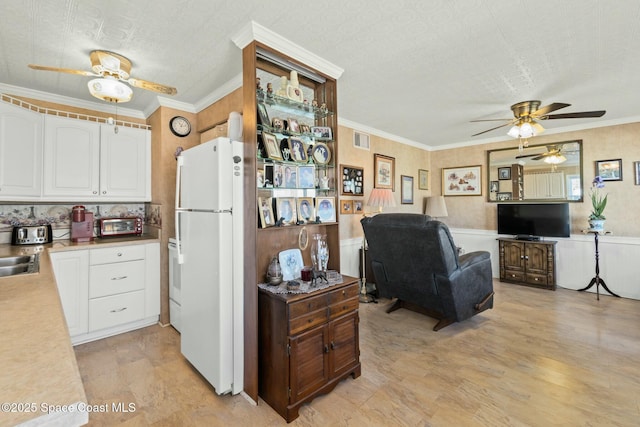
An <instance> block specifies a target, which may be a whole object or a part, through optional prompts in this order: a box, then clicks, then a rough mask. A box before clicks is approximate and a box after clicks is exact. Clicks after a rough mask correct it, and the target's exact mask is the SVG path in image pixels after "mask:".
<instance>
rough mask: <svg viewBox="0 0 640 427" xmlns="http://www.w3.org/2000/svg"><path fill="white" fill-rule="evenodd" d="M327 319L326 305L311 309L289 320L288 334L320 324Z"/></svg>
mask: <svg viewBox="0 0 640 427" xmlns="http://www.w3.org/2000/svg"><path fill="white" fill-rule="evenodd" d="M326 321H327V308H326V305H325V307H324V308H323V309H322V310H317V311H313V312H311V313H308V314H306V315H304V316H300V317H297V318H295V319H291V320H289V334H290V335H295V334H297V333H299V332H302V331H304V330H305V329H308V328H311V327H313V326H316V325H321V324H323V323H325V322H326Z"/></svg>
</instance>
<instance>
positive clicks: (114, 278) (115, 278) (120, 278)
mask: <svg viewBox="0 0 640 427" xmlns="http://www.w3.org/2000/svg"><path fill="white" fill-rule="evenodd" d="M127 277H129V276H120V277H112V278H111V280H122V279H126V278H127Z"/></svg>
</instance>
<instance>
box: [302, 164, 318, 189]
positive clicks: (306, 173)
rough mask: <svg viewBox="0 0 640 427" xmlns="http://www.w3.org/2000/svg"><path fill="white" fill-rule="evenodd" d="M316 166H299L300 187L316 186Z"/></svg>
mask: <svg viewBox="0 0 640 427" xmlns="http://www.w3.org/2000/svg"><path fill="white" fill-rule="evenodd" d="M315 171H316V168H315V166H298V188H316V184H315V178H316V174H315Z"/></svg>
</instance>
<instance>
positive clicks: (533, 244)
mask: <svg viewBox="0 0 640 427" xmlns="http://www.w3.org/2000/svg"><path fill="white" fill-rule="evenodd" d="M498 243H499V247H500V281H501V282H509V283H517V284H520V285H527V286H535V287H540V288H545V289H551V290H555V289H556V269H555V264H556V263H555V258H556V253H555V247H556V243H557V242H555V241H550V240H544V241H527V240H514V239H498Z"/></svg>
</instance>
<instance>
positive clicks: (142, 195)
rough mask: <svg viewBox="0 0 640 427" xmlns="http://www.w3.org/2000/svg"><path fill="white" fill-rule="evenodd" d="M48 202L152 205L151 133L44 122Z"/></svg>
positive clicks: (90, 124) (70, 121)
mask: <svg viewBox="0 0 640 427" xmlns="http://www.w3.org/2000/svg"><path fill="white" fill-rule="evenodd" d="M44 139H45V143H44V145H45V150H44V191H43V196H44V199H46V200H69V201H71V200H73V201H74V202H75V201H150V200H151V135H150V131H148V130H144V129H134V128H129V127H124V126H119V127H118V133H116V132H115V131H114V127H113V126H110V125H101V124H99V123H95V122H88V121H84V120H76V119H68V118H63V117H56V116H46V118H45V138H44Z"/></svg>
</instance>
